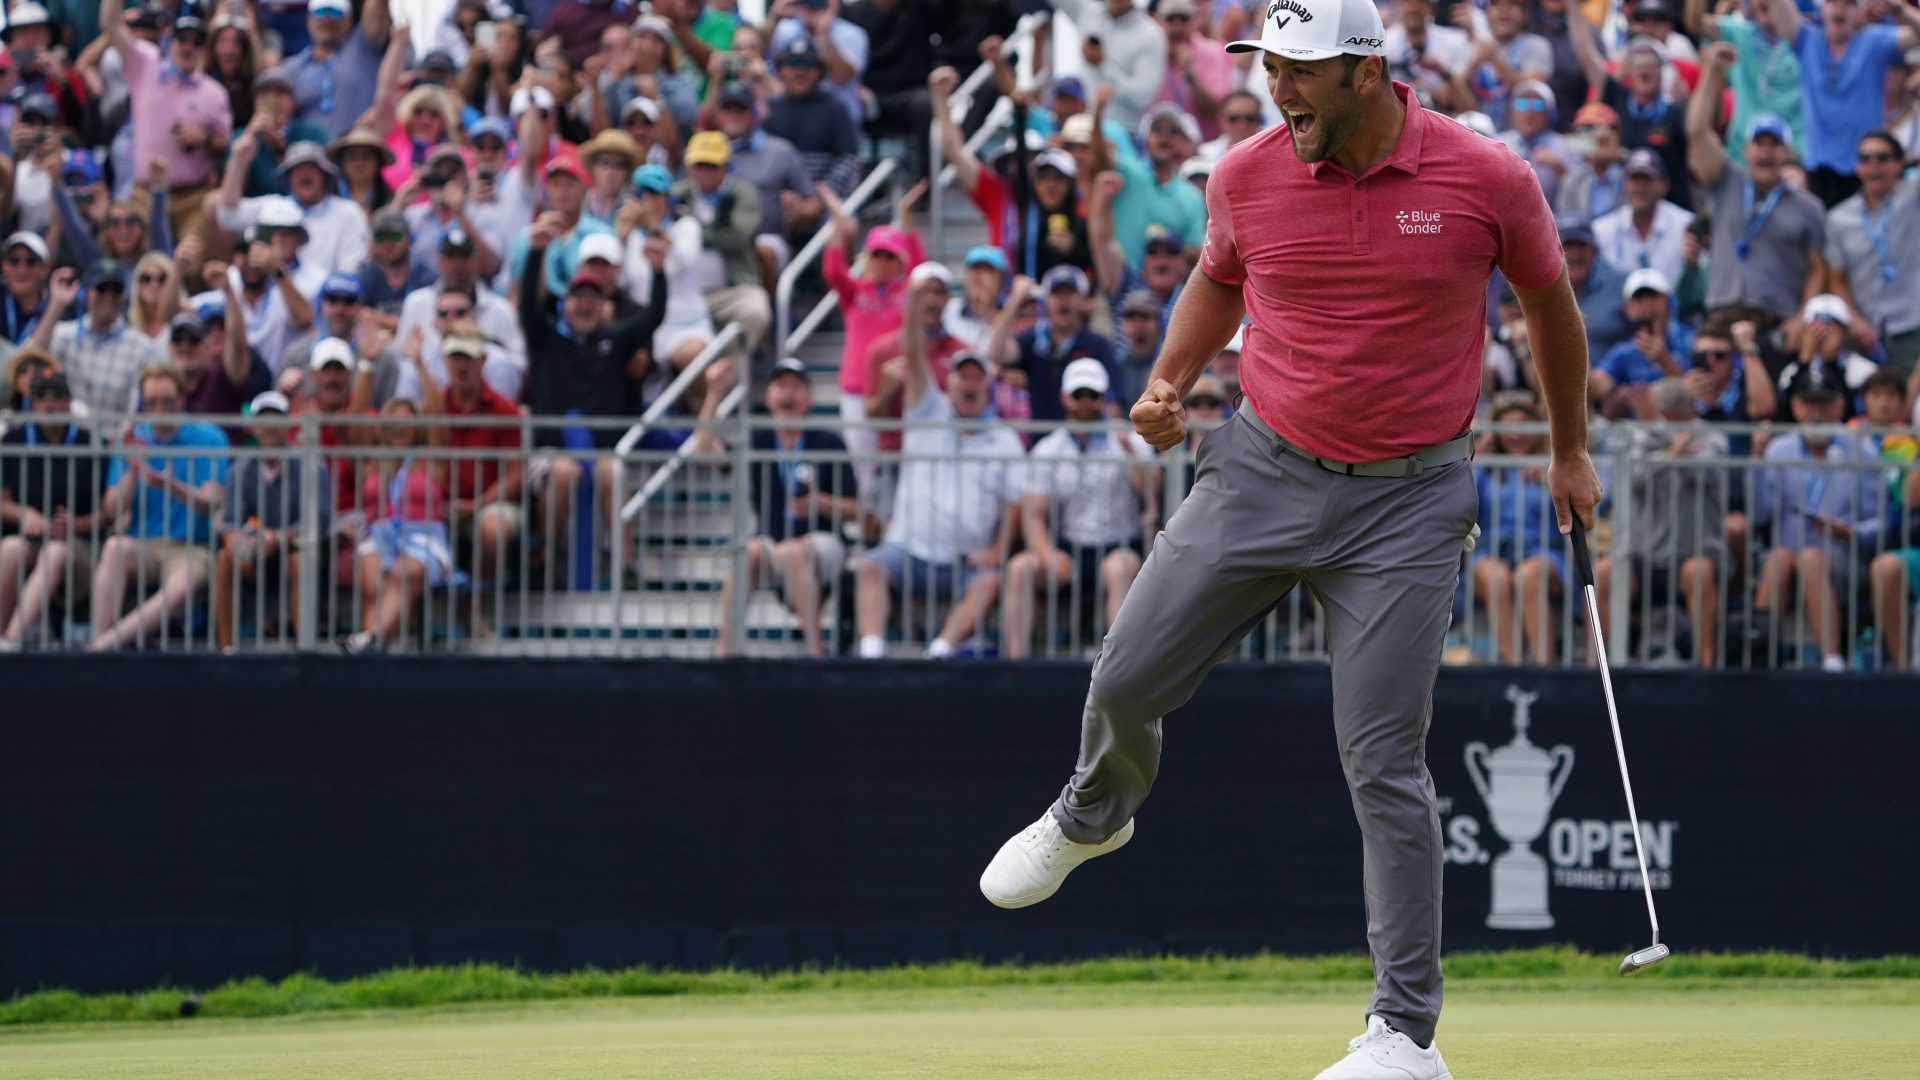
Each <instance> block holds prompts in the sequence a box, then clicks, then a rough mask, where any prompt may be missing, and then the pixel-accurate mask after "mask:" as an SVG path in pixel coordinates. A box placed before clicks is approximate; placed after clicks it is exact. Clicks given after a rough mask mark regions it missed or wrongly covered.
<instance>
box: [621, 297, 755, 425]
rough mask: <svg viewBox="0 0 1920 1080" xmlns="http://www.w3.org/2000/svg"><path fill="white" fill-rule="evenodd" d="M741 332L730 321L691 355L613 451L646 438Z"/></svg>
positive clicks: (735, 323)
mask: <svg viewBox="0 0 1920 1080" xmlns="http://www.w3.org/2000/svg"><path fill="white" fill-rule="evenodd" d="M743 333H745V331H744V330H742V329H741V328H740V324H739V323H738V322H730V323H728V324H727V325H726V326H725V327H724V328H722V329H721V331H720V333H719V336H717V337H715V338H714V339H713V340H712V341H710V342H708V343H707V347H706V348H704V349H701V350H700V354H699V355H698V356H695V357H694V358H693V361H692V362H691V363H689V364H688V365H687V366H686V367H685V368H684V369H683V370H682V371H681V372H680V374H679V375H677V376H675V377H674V380H673V381H672V382H670V383H668V384H667V388H666V389H665V390H663V391H661V392H660V396H659V397H658V398H655V399H654V402H653V404H651V405H649V406H647V411H645V412H643V413H641V414H640V419H638V420H635V421H634V422H633V426H632V427H630V428H628V429H627V433H626V434H625V435H622V436H620V441H619V442H618V443H616V444H614V448H613V449H614V452H615V453H617V454H630V453H632V452H633V447H634V444H635V443H638V442H639V441H640V439H641V438H642V437H643V436H645V435H646V433H647V430H648V429H649V428H651V427H652V426H653V425H654V424H657V423H659V422H660V418H661V417H663V416H665V415H666V414H667V410H668V409H671V408H673V406H674V404H675V403H676V402H678V401H679V400H680V395H682V394H684V393H686V390H687V387H689V386H692V385H693V381H694V380H695V379H698V378H699V377H700V376H701V375H702V374H703V373H705V372H706V370H707V367H708V366H709V365H711V364H712V363H713V362H714V360H716V359H718V358H719V356H720V354H721V353H724V352H726V350H727V347H728V346H730V345H732V344H733V342H734V339H736V338H738V337H740V336H741V335H742V334H743Z"/></svg>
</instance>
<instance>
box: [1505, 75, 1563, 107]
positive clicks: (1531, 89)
mask: <svg viewBox="0 0 1920 1080" xmlns="http://www.w3.org/2000/svg"><path fill="white" fill-rule="evenodd" d="M1522 94H1525V95H1527V96H1529V97H1537V98H1539V99H1540V100H1541V101H1544V102H1546V103H1547V108H1549V109H1557V108H1559V107H1560V103H1559V102H1558V101H1556V100H1555V99H1554V96H1553V88H1552V87H1550V86H1548V85H1547V84H1546V83H1543V82H1541V81H1540V80H1539V79H1521V80H1520V81H1519V82H1517V83H1514V84H1513V96H1514V97H1519V96H1521V95H1522Z"/></svg>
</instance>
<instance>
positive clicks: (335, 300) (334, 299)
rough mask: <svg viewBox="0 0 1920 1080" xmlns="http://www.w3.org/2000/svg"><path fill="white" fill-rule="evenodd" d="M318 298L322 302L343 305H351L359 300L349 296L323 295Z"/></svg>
mask: <svg viewBox="0 0 1920 1080" xmlns="http://www.w3.org/2000/svg"><path fill="white" fill-rule="evenodd" d="M320 300H321V302H322V303H327V304H340V305H342V306H344V307H352V306H354V305H355V304H358V303H359V302H360V301H359V300H358V299H356V298H354V297H351V296H323V297H321V298H320Z"/></svg>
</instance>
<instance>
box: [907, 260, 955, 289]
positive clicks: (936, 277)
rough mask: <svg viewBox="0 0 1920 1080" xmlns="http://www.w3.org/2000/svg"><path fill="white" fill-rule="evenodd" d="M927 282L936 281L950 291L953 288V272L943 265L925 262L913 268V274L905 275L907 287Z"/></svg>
mask: <svg viewBox="0 0 1920 1080" xmlns="http://www.w3.org/2000/svg"><path fill="white" fill-rule="evenodd" d="M927 280H933V281H937V282H939V283H940V284H942V285H944V286H946V287H947V288H949V289H951V288H953V271H951V270H949V269H947V267H946V264H944V263H937V262H933V261H927V262H923V263H921V264H920V265H919V266H916V267H914V268H913V273H911V274H908V275H907V283H908V284H909V285H918V284H920V283H921V282H923V281H927Z"/></svg>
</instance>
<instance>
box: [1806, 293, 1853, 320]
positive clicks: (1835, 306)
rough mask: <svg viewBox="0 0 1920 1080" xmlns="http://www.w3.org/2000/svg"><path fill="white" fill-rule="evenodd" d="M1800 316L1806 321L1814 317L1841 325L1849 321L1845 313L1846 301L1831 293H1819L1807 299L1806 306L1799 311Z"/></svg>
mask: <svg viewBox="0 0 1920 1080" xmlns="http://www.w3.org/2000/svg"><path fill="white" fill-rule="evenodd" d="M1800 317H1801V318H1803V319H1805V320H1807V321H1808V322H1812V321H1813V320H1815V319H1829V320H1832V321H1833V322H1837V323H1839V324H1840V325H1842V326H1845V325H1846V324H1847V323H1848V322H1849V321H1851V320H1850V317H1849V315H1848V313H1847V302H1846V301H1845V300H1842V299H1840V298H1839V297H1838V296H1835V295H1834V294H1832V293H1821V294H1820V295H1819V296H1816V297H1814V298H1813V299H1811V300H1808V301H1807V306H1806V307H1805V308H1804V309H1803V310H1802V311H1801V312H1800Z"/></svg>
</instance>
